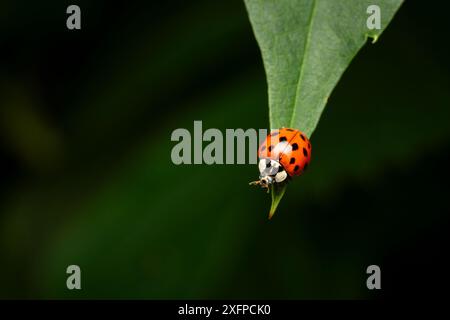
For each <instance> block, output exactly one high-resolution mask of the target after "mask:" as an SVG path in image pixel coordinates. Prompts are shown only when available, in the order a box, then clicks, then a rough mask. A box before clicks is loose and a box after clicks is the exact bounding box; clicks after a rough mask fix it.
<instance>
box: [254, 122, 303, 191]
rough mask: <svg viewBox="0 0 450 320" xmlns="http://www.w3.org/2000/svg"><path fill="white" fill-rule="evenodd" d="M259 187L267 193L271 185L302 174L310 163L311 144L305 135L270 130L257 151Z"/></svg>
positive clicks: (296, 131)
mask: <svg viewBox="0 0 450 320" xmlns="http://www.w3.org/2000/svg"><path fill="white" fill-rule="evenodd" d="M258 158H259V162H258V168H259V173H260V174H259V180H257V181H253V182H251V183H250V184H255V185H260V186H261V187H263V188H266V189H267V191H269V186H270V185H271V184H273V183H282V182H284V181H286V179H288V178H291V177H294V176H299V175H301V174H303V173H304V172H305V170H306V168H307V167H308V165H309V162H310V161H311V143H310V142H309V140H308V138H307V137H306V135H305V134H304V133H303V132H301V131H299V130H296V129H291V128H281V129H278V130H272V131H271V132H270V134H269V135H268V136H267V137H266V139H265V141H264V142H263V143H262V144H261V145H260V147H259V149H258Z"/></svg>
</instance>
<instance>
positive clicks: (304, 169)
mask: <svg viewBox="0 0 450 320" xmlns="http://www.w3.org/2000/svg"><path fill="white" fill-rule="evenodd" d="M307 168H308V164H307V163H305V166H304V167H303V171H306V169H307Z"/></svg>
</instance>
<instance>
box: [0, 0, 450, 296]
mask: <svg viewBox="0 0 450 320" xmlns="http://www.w3.org/2000/svg"><path fill="white" fill-rule="evenodd" d="M70 4H78V5H79V6H80V7H81V10H82V29H81V30H80V31H69V30H67V28H66V18H67V16H68V15H67V14H66V8H67V6H69V5H70ZM449 9H450V8H449V4H448V3H447V2H439V6H437V3H435V4H434V5H431V4H425V3H423V2H419V1H407V3H405V4H404V5H403V6H402V8H401V9H400V11H399V12H398V14H397V15H396V16H395V18H394V20H393V21H392V23H391V24H390V25H389V27H388V28H387V30H386V31H385V33H384V34H383V35H382V37H381V38H380V39H379V41H378V42H377V43H376V44H374V45H372V44H367V45H366V46H365V47H364V48H363V49H362V50H361V52H360V53H359V54H358V55H357V57H356V58H355V60H354V61H353V62H352V64H351V66H350V67H349V69H348V70H347V71H346V73H345V74H344V76H343V78H342V80H341V81H340V82H339V84H338V86H337V87H336V89H335V91H334V92H333V94H332V96H331V98H330V99H329V103H328V106H327V108H326V110H325V112H324V114H323V116H322V119H321V122H320V123H319V126H318V128H317V129H316V131H315V133H314V135H313V137H312V144H313V161H312V164H311V166H310V168H309V171H308V172H307V174H305V175H304V176H302V177H300V178H298V179H296V180H295V181H293V183H292V184H291V185H290V187H289V188H288V191H287V193H286V195H285V198H284V199H283V201H282V203H281V205H280V207H279V209H278V212H277V213H276V215H275V216H274V218H273V219H272V220H271V221H269V220H267V214H268V208H269V205H270V197H269V196H268V195H267V194H265V193H264V192H263V191H261V190H259V189H257V188H251V187H249V186H248V182H249V181H251V180H254V179H255V178H257V175H258V170H257V168H256V166H255V165H222V166H219V165H215V166H207V165H196V166H194V165H191V166H186V165H184V166H175V165H173V164H172V162H171V159H170V151H171V148H172V147H173V146H174V144H175V143H173V142H171V141H170V135H171V132H172V131H173V130H174V129H176V128H188V129H189V130H191V131H192V129H193V121H194V120H202V121H203V127H204V128H205V129H206V128H220V129H225V128H245V129H246V128H265V127H267V126H268V111H267V87H266V80H265V75H264V69H263V65H262V61H261V56H260V52H259V49H258V47H257V44H256V41H255V39H254V36H253V34H252V30H251V26H250V23H249V21H248V18H247V13H246V10H245V6H244V4H243V2H242V1H240V0H233V1H221V2H220V3H219V2H218V1H207V0H205V1H189V2H187V1H170V2H162V1H158V2H150V1H147V2H143V1H142V2H137V1H127V2H112V1H100V0H97V1H74V2H67V1H60V0H54V1H50V0H47V1H23V0H16V1H12V0H7V1H2V2H1V3H0V49H1V53H0V55H1V63H0V159H1V179H0V188H1V189H0V199H1V200H0V201H1V202H0V297H1V298H150V299H165V298H170V299H171V298H253V299H259V298H273V299H312V298H326V299H360V298H375V299H378V298H381V299H383V298H401V297H434V296H436V297H439V296H440V295H441V293H442V291H444V290H445V289H446V287H448V284H449V281H448V280H447V279H446V278H447V272H446V271H447V269H446V266H447V263H446V260H447V259H446V258H447V255H448V248H447V247H446V246H445V241H446V240H447V239H446V238H447V236H446V234H447V232H448V221H449V219H448V213H449V212H450V210H449V209H450V205H449V199H448V197H449V194H450V193H449V191H450V190H449V183H448V179H449V178H450V168H449V160H450V125H449V119H450V108H449V107H450V90H449V84H450V60H449V59H448V57H449V56H450V47H449V45H448V40H447V38H448V31H449V29H450V27H449V26H448V19H447V15H448V12H449ZM71 264H77V265H79V266H80V267H81V270H82V290H81V291H76V290H75V291H69V290H67V288H66V277H67V275H66V268H67V266H68V265H71ZM371 264H376V265H379V266H380V267H381V272H382V274H381V286H382V289H381V290H379V291H375V292H374V291H369V290H368V289H367V288H366V278H367V274H366V268H367V266H369V265H371Z"/></svg>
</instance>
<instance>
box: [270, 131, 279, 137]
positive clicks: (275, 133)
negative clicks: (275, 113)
mask: <svg viewBox="0 0 450 320" xmlns="http://www.w3.org/2000/svg"><path fill="white" fill-rule="evenodd" d="M279 133H280V132H279V131H275V132H272V133H271V134H270V135H271V136H272V137H275V136H277V135H278V134H279Z"/></svg>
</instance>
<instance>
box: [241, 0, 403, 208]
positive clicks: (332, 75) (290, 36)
mask: <svg viewBox="0 0 450 320" xmlns="http://www.w3.org/2000/svg"><path fill="white" fill-rule="evenodd" d="M401 3H402V0H276V1H275V0H245V4H246V7H247V11H248V14H249V17H250V22H251V24H252V27H253V31H254V33H255V37H256V40H257V41H258V44H259V47H260V49H261V53H262V58H263V62H264V68H265V71H266V75H267V83H268V96H269V120H270V127H271V128H281V127H292V128H296V129H299V130H301V131H303V132H304V133H305V134H306V135H307V136H308V137H311V135H312V133H313V131H314V129H315V128H316V126H317V123H318V121H319V118H320V116H321V114H322V112H323V109H324V107H325V105H326V103H327V101H328V98H329V96H330V94H331V92H332V90H333V88H334V87H335V86H336V84H337V82H338V81H339V79H340V77H341V76H342V74H343V73H344V71H345V69H346V68H347V67H348V65H349V64H350V62H351V60H352V59H353V57H354V56H355V55H356V54H357V52H358V51H359V50H360V49H361V48H362V46H363V45H364V44H365V43H366V41H367V39H368V38H372V39H373V41H372V42H375V41H376V40H377V39H378V38H379V36H380V34H381V33H382V32H383V30H384V29H385V28H386V27H387V25H388V23H389V22H390V20H391V19H392V17H393V16H394V14H395V12H396V11H397V10H398V8H399V7H400V5H401ZM372 5H376V6H378V7H379V9H380V18H381V19H380V20H381V26H380V27H381V28H380V29H379V30H378V29H373V30H369V28H368V27H367V20H368V18H369V17H370V16H371V15H372V14H373V11H369V10H368V8H369V6H372ZM368 76H370V75H368ZM284 191H285V188H282V190H275V191H274V190H272V199H273V203H272V209H274V208H276V207H277V205H278V203H279V202H280V200H281V197H282V196H283V195H284ZM274 193H275V194H274ZM271 214H273V212H272V210H271Z"/></svg>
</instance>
